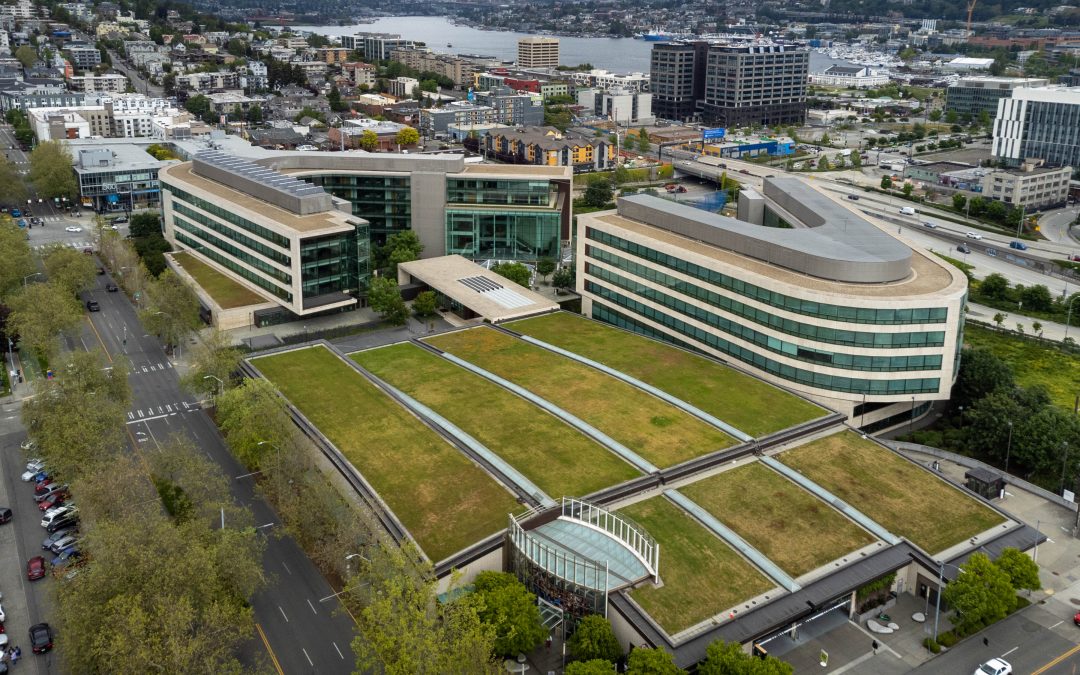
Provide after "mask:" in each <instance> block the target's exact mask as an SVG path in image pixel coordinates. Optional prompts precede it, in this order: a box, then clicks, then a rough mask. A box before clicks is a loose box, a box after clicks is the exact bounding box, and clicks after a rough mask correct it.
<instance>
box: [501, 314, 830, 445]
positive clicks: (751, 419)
mask: <svg viewBox="0 0 1080 675" xmlns="http://www.w3.org/2000/svg"><path fill="white" fill-rule="evenodd" d="M506 327H507V328H509V329H510V330H513V331H517V332H519V333H523V334H525V335H529V336H531V337H534V338H536V339H538V340H543V341H544V342H548V343H551V344H553V345H555V346H557V347H562V348H563V349H567V350H569V351H572V352H574V353H576V354H580V355H581V356H584V357H587V358H590V359H594V360H596V361H599V362H601V363H603V364H604V365H607V366H610V367H612V368H615V369H616V370H621V371H622V372H624V373H626V374H627V375H631V376H633V377H636V378H638V379H639V380H642V381H644V382H647V383H649V384H651V385H653V386H654V387H656V388H658V389H661V390H663V391H665V392H667V393H669V394H671V395H672V396H675V397H677V398H681V399H682V400H684V401H686V402H687V403H690V404H692V405H695V406H697V407H698V408H700V409H702V410H704V411H705V412H707V413H710V414H712V415H715V416H716V417H717V418H719V419H721V420H723V421H725V422H727V423H728V424H731V425H732V426H734V427H735V428H736V429H739V430H740V431H743V432H745V433H748V434H750V435H751V436H761V435H764V434H768V433H772V432H774V431H779V430H781V429H787V428H788V427H791V426H794V425H796V424H799V423H801V422H806V421H808V420H812V419H815V418H818V417H821V416H823V415H825V414H826V413H825V411H824V410H822V409H821V408H819V407H818V406H816V405H814V404H813V403H810V402H809V401H806V400H804V399H801V398H799V397H798V396H794V395H792V394H789V393H788V392H786V391H784V390H782V389H779V388H777V387H774V386H772V385H770V384H768V383H766V382H762V381H761V380H758V379H756V378H753V377H751V376H749V375H746V374H745V373H741V372H739V371H737V370H735V369H734V368H729V367H727V366H724V365H723V364H720V363H717V362H716V361H713V360H711V359H707V358H704V357H702V356H698V355H696V354H691V353H690V352H687V351H684V350H682V349H678V348H676V347H671V346H668V345H665V344H663V343H661V342H658V341H656V340H650V339H649V338H646V337H643V336H641V335H637V334H636V333H632V332H630V331H625V330H620V329H618V328H614V327H610V326H606V325H604V324H601V323H599V322H597V321H589V320H588V319H586V318H584V317H582V316H578V315H576V314H571V313H570V312H557V313H554V314H547V315H544V316H539V317H534V318H532V319H523V320H521V321H515V322H512V323H509V324H507V325H506Z"/></svg>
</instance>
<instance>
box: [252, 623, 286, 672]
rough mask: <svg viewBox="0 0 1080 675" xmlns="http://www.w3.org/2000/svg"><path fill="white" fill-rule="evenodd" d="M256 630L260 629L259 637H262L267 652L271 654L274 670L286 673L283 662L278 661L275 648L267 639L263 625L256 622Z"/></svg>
mask: <svg viewBox="0 0 1080 675" xmlns="http://www.w3.org/2000/svg"><path fill="white" fill-rule="evenodd" d="M255 630H257V631H259V637H260V638H262V643H263V646H264V647H266V652H267V653H268V654H270V661H271V662H272V663H273V664H274V670H276V671H277V673H278V675H285V671H284V670H282V669H281V664H280V663H278V660H277V656H276V655H275V654H274V650H273V648H272V647H270V641H269V640H267V639H266V633H264V632H263V629H262V626H260V625H259V624H258V622H256V623H255Z"/></svg>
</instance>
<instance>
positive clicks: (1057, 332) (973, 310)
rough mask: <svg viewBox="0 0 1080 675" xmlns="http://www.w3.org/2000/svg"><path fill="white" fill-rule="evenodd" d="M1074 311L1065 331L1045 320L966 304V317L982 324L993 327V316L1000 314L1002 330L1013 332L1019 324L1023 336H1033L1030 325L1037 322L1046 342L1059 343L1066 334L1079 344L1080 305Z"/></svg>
mask: <svg viewBox="0 0 1080 675" xmlns="http://www.w3.org/2000/svg"><path fill="white" fill-rule="evenodd" d="M1076 290H1078V291H1080V288H1077V289H1076ZM1074 309H1075V310H1076V311H1075V312H1073V316H1072V318H1071V319H1070V321H1069V326H1068V329H1066V326H1065V324H1063V323H1057V322H1055V321H1047V320H1045V319H1034V318H1032V317H1030V316H1024V315H1023V314H1012V313H1010V312H1002V311H1001V310H999V309H994V308H993V307H987V306H986V305H979V304H976V303H974V302H969V303H968V316H970V317H971V318H973V319H977V320H978V321H982V322H983V323H988V324H990V325H995V324H994V315H995V314H997V313H999V312H1001V313H1002V314H1004V315H1005V321H1003V322H1002V323H1001V325H1002V327H1003V328H1009V329H1011V330H1015V329H1016V324H1018V323H1021V324H1023V325H1024V332H1025V334H1028V335H1034V334H1035V331H1034V330H1033V329H1032V327H1031V325H1032V324H1033V323H1035V322H1038V323H1039V324H1041V328H1042V331H1041V333H1040V334H1041V335H1042V337H1044V338H1046V339H1047V340H1054V341H1056V342H1061V341H1063V340H1064V339H1065V337H1066V334H1067V335H1068V337H1069V338H1070V339H1073V340H1076V341H1078V342H1080V305H1078V306H1076V307H1074ZM1073 323H1076V324H1077V325H1076V326H1073V325H1072V324H1073Z"/></svg>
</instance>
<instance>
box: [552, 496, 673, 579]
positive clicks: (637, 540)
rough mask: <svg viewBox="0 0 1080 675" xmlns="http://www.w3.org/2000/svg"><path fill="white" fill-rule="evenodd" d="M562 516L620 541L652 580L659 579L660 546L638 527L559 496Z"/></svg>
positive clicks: (595, 507)
mask: <svg viewBox="0 0 1080 675" xmlns="http://www.w3.org/2000/svg"><path fill="white" fill-rule="evenodd" d="M562 517H563V518H569V519H572V520H576V521H578V522H581V523H584V524H585V525H588V526H590V527H593V528H595V529H598V530H600V531H602V532H605V533H607V534H609V535H611V536H612V537H613V538H615V539H617V540H618V541H621V542H622V543H623V544H625V545H626V547H627V548H629V549H630V550H631V551H633V552H634V555H635V556H636V557H637V558H638V560H640V561H641V563H642V564H643V565H644V566H645V569H646V570H648V572H649V574H650V575H652V577H653V579H655V580H656V581H659V580H660V571H659V570H660V544H658V543H657V542H656V540H655V539H653V538H652V537H651V536H649V533H648V532H646V531H645V530H644V529H643V528H642V527H641V526H640V525H637V524H636V523H633V522H631V521H629V520H628V519H626V518H623V517H622V516H619V515H618V514H616V513H613V512H611V511H608V510H607V509H604V508H601V507H599V506H596V505H595V504H590V503H589V502H585V501H582V500H580V499H574V498H573V497H563V499H562Z"/></svg>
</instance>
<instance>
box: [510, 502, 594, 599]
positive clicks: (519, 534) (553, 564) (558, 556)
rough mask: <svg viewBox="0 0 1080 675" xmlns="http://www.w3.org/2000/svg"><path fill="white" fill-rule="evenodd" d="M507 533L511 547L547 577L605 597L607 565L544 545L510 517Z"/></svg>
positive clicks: (512, 516) (515, 519)
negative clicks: (548, 575)
mask: <svg viewBox="0 0 1080 675" xmlns="http://www.w3.org/2000/svg"><path fill="white" fill-rule="evenodd" d="M508 532H509V536H510V541H511V542H512V543H513V545H514V547H515V548H517V549H518V550H519V551H521V553H522V554H523V555H524V556H525V557H526V558H528V559H529V560H531V561H532V562H534V563H535V564H536V565H538V566H539V567H541V568H543V569H544V570H546V571H547V572H548V573H550V574H553V575H555V576H556V577H558V578H560V579H563V580H565V581H569V582H571V583H574V584H577V585H578V586H584V587H586V588H591V589H593V590H597V591H601V592H602V593H604V595H605V597H606V596H607V590H608V582H609V581H610V572H609V571H608V565H607V562H606V561H605V563H604V564H603V565H602V566H601V565H600V564H599V563H598V562H596V561H595V560H592V559H590V558H585V557H582V556H579V555H575V554H573V553H571V552H569V551H566V550H563V549H560V548H556V547H554V546H551V545H549V544H545V543H544V542H542V541H540V539H538V538H537V537H534V536H532V535H531V534H529V532H527V531H526V530H525V528H523V527H521V524H520V523H519V522H518V519H517V518H515V517H514V515H513V514H510V528H509V530H508Z"/></svg>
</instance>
